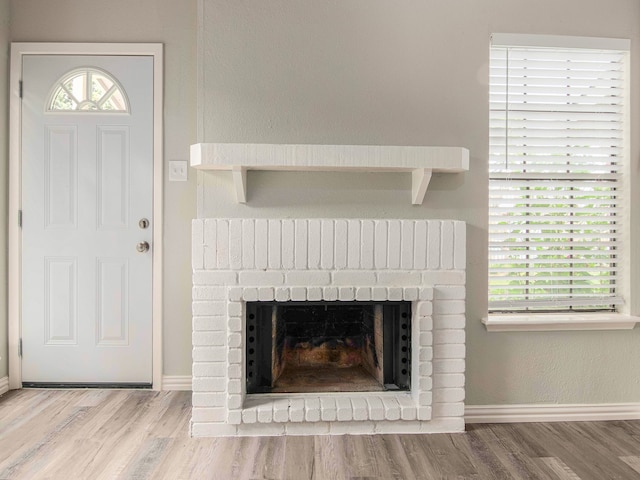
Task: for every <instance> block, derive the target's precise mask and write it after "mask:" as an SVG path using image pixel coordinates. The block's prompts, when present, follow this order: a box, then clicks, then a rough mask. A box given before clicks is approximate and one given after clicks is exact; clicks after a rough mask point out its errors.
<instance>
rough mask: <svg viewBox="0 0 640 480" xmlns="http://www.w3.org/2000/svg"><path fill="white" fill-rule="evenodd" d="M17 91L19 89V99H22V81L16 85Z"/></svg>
mask: <svg viewBox="0 0 640 480" xmlns="http://www.w3.org/2000/svg"><path fill="white" fill-rule="evenodd" d="M18 89H19V95H20V98H22V80H20V84H19V85H18Z"/></svg>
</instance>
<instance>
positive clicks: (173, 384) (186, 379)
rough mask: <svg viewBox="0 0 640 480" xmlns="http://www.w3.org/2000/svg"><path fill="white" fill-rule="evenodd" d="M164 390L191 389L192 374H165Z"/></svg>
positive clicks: (163, 378) (163, 380) (163, 379)
mask: <svg viewBox="0 0 640 480" xmlns="http://www.w3.org/2000/svg"><path fill="white" fill-rule="evenodd" d="M162 390H191V375H163V376H162Z"/></svg>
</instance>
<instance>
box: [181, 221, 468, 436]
mask: <svg viewBox="0 0 640 480" xmlns="http://www.w3.org/2000/svg"><path fill="white" fill-rule="evenodd" d="M192 229H193V231H192V234H193V250H192V253H193V255H192V258H193V414H192V422H191V433H192V435H193V436H236V435H285V434H289V435H319V434H373V433H433V432H457V431H462V430H464V417H463V414H464V371H465V360H464V358H465V334H464V326H465V315H464V314H465V263H466V258H465V255H466V254H465V249H466V245H465V242H466V240H465V224H464V223H463V222H459V221H452V220H378V219H376V220H369V219H362V220H357V219H312V220H302V219H235V218H234V219H196V220H194V221H193V224H192ZM260 302H264V304H265V305H267V304H276V305H293V304H295V305H300V304H302V303H303V302H313V304H316V305H322V304H324V303H331V304H340V303H341V302H342V303H344V304H345V305H347V304H348V305H357V303H358V302H362V303H363V304H365V303H367V304H371V303H372V302H373V303H375V302H378V304H384V303H385V302H389V303H394V302H395V303H398V302H407V303H408V305H409V307H408V309H407V311H409V312H411V313H410V321H409V322H407V325H408V327H407V328H410V336H409V338H410V340H409V345H408V355H409V357H408V358H407V360H408V361H409V370H410V372H411V373H410V380H409V385H408V387H409V388H408V390H406V391H405V390H402V389H388V388H386V387H384V385H383V387H382V388H378V389H366V390H367V391H357V389H355V388H354V391H344V389H342V390H341V391H328V392H323V393H318V392H306V393H304V392H293V393H286V392H285V393H260V394H256V393H250V394H248V393H247V375H248V373H250V374H253V373H252V371H249V372H248V367H247V365H248V363H247V355H248V353H247V351H248V350H247V348H245V347H246V345H247V342H248V341H250V339H251V338H253V337H252V336H251V335H250V334H249V335H248V325H249V327H250V324H248V323H247V308H248V307H247V305H250V306H252V305H256V304H258V305H259V304H260ZM250 308H254V307H250ZM400 358H401V357H400ZM399 361H401V360H399ZM383 383H384V382H383Z"/></svg>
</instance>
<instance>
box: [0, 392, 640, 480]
mask: <svg viewBox="0 0 640 480" xmlns="http://www.w3.org/2000/svg"><path fill="white" fill-rule="evenodd" d="M190 405H191V404H190V392H153V391H142V390H69V391H63V390H18V391H12V392H9V393H7V394H5V395H3V396H2V397H0V479H39V478H52V479H65V480H69V479H91V480H93V479H103V478H104V479H107V478H108V479H147V478H148V479H209V478H211V479H221V480H226V479H229V480H243V479H292V480H305V479H315V480H339V479H363V480H364V479H370V480H372V479H403V480H405V479H485V478H486V479H494V478H495V479H512V478H516V479H538V478H540V479H572V480H574V479H583V480H588V479H593V480H609V479H636V478H637V479H640V421H610V422H591V423H589V422H576V423H528V424H502V425H469V426H468V432H467V433H461V434H453V435H444V434H442V435H372V436H323V437H261V438H198V439H194V438H189V436H188V424H189V417H190V415H191V406H190Z"/></svg>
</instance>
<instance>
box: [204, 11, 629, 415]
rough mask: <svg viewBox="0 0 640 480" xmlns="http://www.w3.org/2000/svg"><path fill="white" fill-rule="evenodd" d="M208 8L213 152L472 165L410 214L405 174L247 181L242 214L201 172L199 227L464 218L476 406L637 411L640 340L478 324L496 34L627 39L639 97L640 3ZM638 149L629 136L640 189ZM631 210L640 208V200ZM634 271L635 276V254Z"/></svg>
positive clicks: (214, 178) (225, 187) (437, 185)
mask: <svg viewBox="0 0 640 480" xmlns="http://www.w3.org/2000/svg"><path fill="white" fill-rule="evenodd" d="M200 9H201V21H202V25H203V30H202V36H201V43H200V47H201V48H200V49H199V55H201V58H202V60H203V64H202V66H203V69H202V72H201V73H202V74H201V76H200V82H201V83H200V85H201V87H202V88H200V89H199V99H200V103H199V108H200V109H201V110H200V113H199V120H200V122H201V123H200V125H199V132H200V137H201V138H202V139H203V140H204V141H208V142H256V143H259V142H265V143H271V142H272V143H328V144H380V145H451V146H462V147H467V148H469V150H470V152H471V167H470V170H469V172H468V173H465V174H459V175H440V176H437V177H436V178H434V179H433V180H432V185H431V186H430V187H429V190H428V191H427V196H426V200H425V203H424V205H422V206H411V205H410V191H409V185H410V179H409V177H408V176H407V175H401V174H356V173H351V174H342V173H340V174H338V173H321V174H319V173H271V172H261V173H258V172H250V173H249V179H248V182H249V203H248V204H247V205H239V204H236V203H235V201H234V198H235V197H234V194H233V190H232V182H231V177H230V174H228V173H199V189H198V197H199V205H198V216H200V217H218V216H220V217H226V216H234V217H235V216H237V217H270V216H273V217H281V216H285V217H296V218H298V217H300V218H303V217H325V216H326V217H364V218H369V217H401V218H453V219H460V220H465V221H467V222H468V225H469V228H468V265H467V269H468V270H467V292H468V300H467V311H468V315H467V341H468V343H467V345H468V346H467V359H468V363H467V365H468V367H467V387H468V390H467V403H468V404H503V403H537V402H549V403H555V402H558V403H601V402H602V403H605V402H637V401H639V399H640V374H639V373H638V372H640V355H639V354H638V351H639V347H640V331H638V329H636V330H634V331H632V332H628V331H627V332H559V333H491V334H489V333H487V332H486V331H485V329H484V327H483V326H482V325H481V323H480V318H481V317H482V316H484V315H485V314H486V309H487V300H486V289H487V280H486V277H487V261H486V257H487V255H486V251H487V173H486V172H487V153H488V87H487V82H488V71H487V70H488V59H489V36H490V34H491V33H492V32H516V33H517V32H520V33H541V34H557V35H578V36H603V37H623V38H631V39H632V45H633V47H632V48H633V55H632V62H633V79H634V80H633V84H632V87H633V91H634V92H637V91H639V89H638V87H639V82H638V79H639V78H640V77H639V76H638V75H637V74H638V69H637V66H638V64H639V63H638V54H637V52H638V49H639V47H640V45H639V43H638V41H639V40H640V31H639V28H640V24H639V23H638V21H637V19H638V18H640V3H638V2H637V0H615V1H611V0H564V1H562V2H557V1H555V0H539V1H537V2H532V1H530V0H483V1H477V0H457V1H455V2H442V1H436V0H408V1H405V2H388V1H386V0H349V1H341V2H338V1H324V2H318V1H313V0H297V1H284V0H279V1H275V0H273V1H261V2H250V1H234V2H229V1H223V0H200ZM638 98H639V97H638V96H635V97H634V98H633V104H632V106H631V109H632V121H633V122H634V124H636V123H637V120H638V115H639V113H640V109H639V103H638ZM639 146H640V144H639V142H638V135H637V133H636V132H634V135H633V138H632V158H631V160H632V171H633V172H634V178H633V182H634V184H635V182H636V180H637V171H638V152H639V149H638V147H639ZM634 199H635V201H634V202H633V203H632V205H638V202H637V200H638V192H637V189H636V190H635V191H634ZM633 208H634V210H633V217H634V219H633V225H632V228H633V229H634V231H636V232H637V231H638V222H639V220H640V219H639V218H638V214H637V208H638V207H633ZM637 244H638V243H637V235H636V240H635V241H634V246H637ZM637 250H638V249H637V248H633V249H632V251H637ZM627 262H629V263H630V264H631V265H632V267H633V272H634V273H633V274H634V275H635V277H636V278H637V274H638V257H637V255H635V256H634V257H633V258H632V257H631V256H629V258H627ZM634 284H637V282H636V283H634ZM636 290H637V289H636ZM635 301H636V305H637V299H635ZM635 311H636V312H637V311H638V309H637V308H636V309H635Z"/></svg>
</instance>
